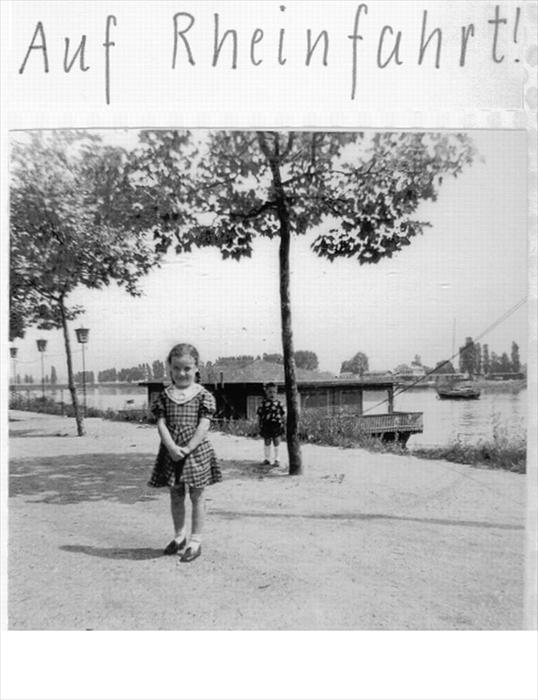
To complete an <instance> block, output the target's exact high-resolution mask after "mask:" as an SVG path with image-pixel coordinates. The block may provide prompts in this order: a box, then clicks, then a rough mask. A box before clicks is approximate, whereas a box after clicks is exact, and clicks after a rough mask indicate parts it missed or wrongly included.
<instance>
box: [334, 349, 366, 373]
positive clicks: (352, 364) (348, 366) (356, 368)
mask: <svg viewBox="0 0 538 700" xmlns="http://www.w3.org/2000/svg"><path fill="white" fill-rule="evenodd" d="M344 372H351V373H352V374H358V375H360V376H361V377H362V375H363V374H364V373H365V372H368V356H367V355H365V354H364V353H363V352H357V353H355V355H353V357H352V358H351V360H344V362H342V365H341V367H340V374H344Z"/></svg>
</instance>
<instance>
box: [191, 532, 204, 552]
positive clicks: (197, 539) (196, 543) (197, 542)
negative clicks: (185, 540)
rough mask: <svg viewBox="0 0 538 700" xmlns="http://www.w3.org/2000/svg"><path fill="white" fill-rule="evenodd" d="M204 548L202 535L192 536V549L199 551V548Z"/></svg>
mask: <svg viewBox="0 0 538 700" xmlns="http://www.w3.org/2000/svg"><path fill="white" fill-rule="evenodd" d="M201 546H202V536H201V535H192V536H191V538H190V540H189V547H192V549H198V547H201Z"/></svg>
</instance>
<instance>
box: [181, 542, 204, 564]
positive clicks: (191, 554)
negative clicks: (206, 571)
mask: <svg viewBox="0 0 538 700" xmlns="http://www.w3.org/2000/svg"><path fill="white" fill-rule="evenodd" d="M201 553H202V545H200V546H199V547H197V548H196V549H194V548H193V547H187V549H186V550H185V551H184V552H183V554H182V555H181V558H180V561H186V562H188V561H194V560H195V559H198V557H199V556H200V554H201Z"/></svg>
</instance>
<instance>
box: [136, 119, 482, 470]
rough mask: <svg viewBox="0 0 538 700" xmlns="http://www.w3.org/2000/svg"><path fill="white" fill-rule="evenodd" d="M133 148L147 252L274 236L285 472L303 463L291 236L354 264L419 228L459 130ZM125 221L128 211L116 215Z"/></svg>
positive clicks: (387, 250)
mask: <svg viewBox="0 0 538 700" xmlns="http://www.w3.org/2000/svg"><path fill="white" fill-rule="evenodd" d="M141 143H142V145H141V148H140V149H139V150H138V151H137V152H136V153H134V154H133V156H132V163H133V178H132V180H131V182H132V183H133V206H132V212H133V213H134V214H135V221H137V222H138V226H139V227H140V228H141V229H144V230H146V229H148V228H151V229H153V230H154V235H155V237H156V240H157V249H158V250H168V248H169V247H170V246H172V245H174V248H175V250H176V252H177V253H183V252H186V251H189V250H191V249H192V248H193V246H196V247H206V246H214V247H217V248H218V249H220V251H221V254H222V257H223V258H234V259H236V260H240V259H241V258H243V257H245V256H246V257H249V256H250V255H251V254H252V249H253V242H254V240H255V239H256V238H257V237H266V238H276V239H277V241H278V258H279V292H280V316H281V335H282V350H283V358H284V377H285V383H286V400H287V408H288V410H287V432H286V435H287V438H286V439H287V448H288V455H289V462H290V474H299V473H301V472H302V463H301V453H300V445H299V438H298V420H299V403H298V392H297V379H296V363H295V356H294V343H293V333H292V315H291V297H290V256H289V252H290V242H291V238H292V236H293V235H302V234H305V233H307V232H309V231H312V230H313V229H315V228H317V233H316V235H315V238H314V240H313V242H312V249H313V251H314V252H315V253H316V254H317V255H319V256H320V257H324V258H327V259H328V260H331V261H332V260H334V259H336V258H338V257H354V258H356V259H357V261H358V262H359V264H368V263H370V264H371V263H377V262H379V261H380V260H381V259H383V258H384V257H392V255H393V254H394V253H397V252H398V251H401V250H402V249H404V248H405V247H406V246H408V245H409V244H410V243H411V240H412V238H413V237H414V236H416V235H418V234H420V233H422V232H423V231H424V230H425V228H426V227H427V226H428V223H427V222H424V221H420V220H418V219H417V218H416V211H417V208H418V206H419V204H420V203H421V202H423V201H424V200H432V201H434V200H435V199H436V198H437V192H438V188H439V186H440V185H441V183H442V181H443V178H444V177H445V176H447V175H453V176H457V175H458V174H459V173H461V171H462V169H463V168H464V166H465V165H467V164H470V163H471V162H472V159H473V148H472V146H471V142H470V141H469V139H468V138H467V136H465V135H463V134H449V133H446V134H441V133H437V134H436V133H429V134H425V133H411V132H410V133H390V132H382V133H377V134H373V135H370V134H368V135H367V134H365V133H360V132H357V133H353V134H346V133H338V132H333V133H307V132H286V133H285V132H275V131H271V132H265V131H258V132H244V131H229V132H225V131H217V132H209V133H208V134H207V135H206V136H205V137H204V138H201V137H200V136H199V135H193V134H189V133H188V132H184V133H180V132H177V131H157V132H143V133H142V135H141ZM127 221H128V222H129V225H132V224H131V219H130V217H127V219H126V222H127Z"/></svg>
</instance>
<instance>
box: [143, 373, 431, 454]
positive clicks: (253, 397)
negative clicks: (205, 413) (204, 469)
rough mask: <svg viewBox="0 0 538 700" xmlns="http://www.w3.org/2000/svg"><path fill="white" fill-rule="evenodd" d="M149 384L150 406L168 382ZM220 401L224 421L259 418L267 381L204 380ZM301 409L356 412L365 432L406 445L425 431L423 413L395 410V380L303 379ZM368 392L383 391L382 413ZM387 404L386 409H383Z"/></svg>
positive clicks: (219, 412) (281, 395) (281, 393)
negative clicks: (371, 408) (372, 408)
mask: <svg viewBox="0 0 538 700" xmlns="http://www.w3.org/2000/svg"><path fill="white" fill-rule="evenodd" d="M275 384H276V386H277V390H278V395H279V399H280V400H281V401H282V403H283V404H284V405H285V403H286V399H285V395H284V383H283V382H282V381H279V382H275ZM140 385H141V386H145V387H147V392H148V406H151V404H152V402H153V400H154V398H155V397H156V396H157V395H158V394H159V393H160V392H161V391H162V389H163V387H164V386H165V384H164V382H157V381H149V382H140ZM204 386H205V387H206V389H208V390H209V391H211V393H212V394H213V395H214V396H215V399H216V401H217V416H216V417H217V418H218V419H220V420H237V419H246V420H255V419H256V410H257V408H258V406H259V405H260V403H261V401H262V399H263V396H264V383H263V382H224V381H223V382H218V383H209V382H204ZM297 386H298V390H299V402H300V407H301V411H307V410H309V409H317V410H322V411H323V412H324V413H327V414H328V415H346V416H349V415H353V416H356V418H357V422H359V423H360V425H361V428H362V429H363V430H364V432H366V433H368V434H370V435H375V436H379V437H381V438H383V439H384V440H399V441H400V442H401V443H402V444H405V443H406V442H407V440H408V439H409V437H410V435H412V434H414V433H421V432H422V430H423V422H422V413H419V412H412V413H410V412H401V411H395V410H394V381H393V380H392V379H382V378H375V379H371V378H368V379H356V380H332V381H331V380H329V381H326V380H317V381H299V382H298V383H297ZM367 392H383V393H385V394H386V403H385V404H383V405H382V406H379V407H378V410H379V412H378V413H366V414H365V413H363V409H364V395H365V393H367ZM385 407H386V412H384V413H383V412H381V411H382V410H383V409H384V408H385Z"/></svg>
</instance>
